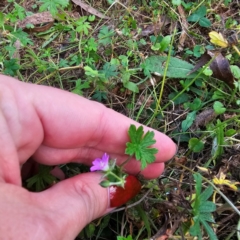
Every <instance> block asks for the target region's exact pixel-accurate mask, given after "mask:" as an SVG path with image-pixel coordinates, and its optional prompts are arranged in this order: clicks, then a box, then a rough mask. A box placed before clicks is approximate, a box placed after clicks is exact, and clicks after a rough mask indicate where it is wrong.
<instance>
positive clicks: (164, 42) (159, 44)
mask: <svg viewBox="0 0 240 240" xmlns="http://www.w3.org/2000/svg"><path fill="white" fill-rule="evenodd" d="M170 42H171V36H166V37H164V38H163V39H162V40H161V42H157V43H155V44H154V45H153V46H152V47H151V49H152V50H154V51H156V50H157V51H159V52H164V51H165V50H166V49H167V48H168V46H169V45H170Z"/></svg>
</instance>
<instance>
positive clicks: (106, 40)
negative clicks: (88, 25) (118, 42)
mask: <svg viewBox="0 0 240 240" xmlns="http://www.w3.org/2000/svg"><path fill="white" fill-rule="evenodd" d="M113 36H114V30H113V29H111V30H109V28H108V27H107V26H106V25H104V26H102V27H101V29H100V31H99V34H98V42H99V43H100V44H102V45H104V46H106V45H108V44H110V43H111V42H112V37H113Z"/></svg>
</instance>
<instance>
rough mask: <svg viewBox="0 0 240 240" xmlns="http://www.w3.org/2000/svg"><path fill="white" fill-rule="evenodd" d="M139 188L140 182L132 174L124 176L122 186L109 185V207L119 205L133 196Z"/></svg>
mask: <svg viewBox="0 0 240 240" xmlns="http://www.w3.org/2000/svg"><path fill="white" fill-rule="evenodd" d="M140 190H141V183H140V182H139V180H138V179H137V178H136V177H135V176H132V175H128V176H127V177H126V182H125V186H124V188H122V187H119V186H111V187H110V188H109V195H110V207H119V206H121V205H123V204H124V203H126V202H127V201H129V200H130V199H132V198H133V197H135V196H136V195H137V194H138V193H139V192H140Z"/></svg>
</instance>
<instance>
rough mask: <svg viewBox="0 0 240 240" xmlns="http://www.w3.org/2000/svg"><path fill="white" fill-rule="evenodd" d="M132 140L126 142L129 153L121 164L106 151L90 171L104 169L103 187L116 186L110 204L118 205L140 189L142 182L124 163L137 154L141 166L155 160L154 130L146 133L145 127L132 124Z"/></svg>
mask: <svg viewBox="0 0 240 240" xmlns="http://www.w3.org/2000/svg"><path fill="white" fill-rule="evenodd" d="M128 135H129V138H130V142H127V144H126V146H127V147H126V150H125V153H126V154H128V155H129V157H128V158H127V159H126V161H125V162H123V163H122V164H121V165H120V166H117V165H116V159H114V160H109V155H108V154H106V153H104V155H103V156H102V158H97V159H95V160H94V161H93V162H92V164H93V166H92V167H91V168H90V171H92V172H93V171H98V170H100V171H102V172H103V173H104V175H103V180H102V181H101V182H100V185H101V186H102V187H110V189H111V188H113V187H114V191H112V192H113V193H111V190H110V206H111V207H118V206H120V205H122V204H124V203H126V201H128V200H130V199H131V198H132V197H134V196H135V195H136V194H137V193H138V192H139V191H140V190H141V184H140V182H139V181H138V179H137V178H136V177H135V176H132V175H128V174H126V173H125V172H124V170H123V167H124V165H125V164H126V163H127V162H128V161H129V160H130V159H131V158H132V157H133V156H135V158H136V160H139V161H140V162H141V168H142V169H144V168H146V166H147V164H149V163H152V162H154V160H155V154H156V153H157V152H158V150H157V149H156V148H150V146H151V145H153V144H154V143H155V142H156V140H155V139H154V132H152V131H148V132H147V133H146V134H144V131H143V127H142V126H140V127H138V128H136V126H135V125H131V126H130V128H129V131H128Z"/></svg>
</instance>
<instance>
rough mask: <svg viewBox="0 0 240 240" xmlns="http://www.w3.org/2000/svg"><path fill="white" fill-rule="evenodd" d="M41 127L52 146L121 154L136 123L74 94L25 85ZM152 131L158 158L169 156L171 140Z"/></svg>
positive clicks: (172, 145)
mask: <svg viewBox="0 0 240 240" xmlns="http://www.w3.org/2000/svg"><path fill="white" fill-rule="evenodd" d="M27 86H28V87H29V88H30V89H28V92H30V93H31V94H32V101H33V104H34V106H35V108H36V111H37V113H38V115H39V118H40V119H41V122H42V124H43V128H44V133H45V134H44V140H43V145H46V146H48V147H53V148H65V149H66V148H77V147H83V146H84V147H89V148H95V149H97V150H101V151H104V152H105V151H106V149H107V152H108V153H115V154H123V153H124V150H125V146H126V142H128V141H129V137H128V134H127V132H128V129H129V126H130V124H135V125H136V126H140V124H139V123H137V122H135V121H133V120H131V119H129V118H127V117H126V116H124V115H122V114H120V113H117V112H115V111H113V110H111V109H108V108H106V107H104V106H103V105H102V104H99V103H97V102H93V101H89V100H87V99H85V98H82V97H80V96H78V95H76V94H72V93H68V92H65V91H62V90H59V89H54V88H50V87H45V86H36V85H27ZM148 130H150V131H154V133H155V139H156V144H155V145H154V146H153V147H156V148H157V149H158V150H159V152H158V154H157V155H156V158H157V160H158V161H166V160H168V159H170V158H171V157H172V156H173V155H174V154H175V151H176V145H175V143H173V141H172V140H171V139H170V138H169V137H167V136H166V135H164V134H163V133H160V132H158V131H156V130H153V129H151V128H148V127H144V131H145V132H146V131H148Z"/></svg>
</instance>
